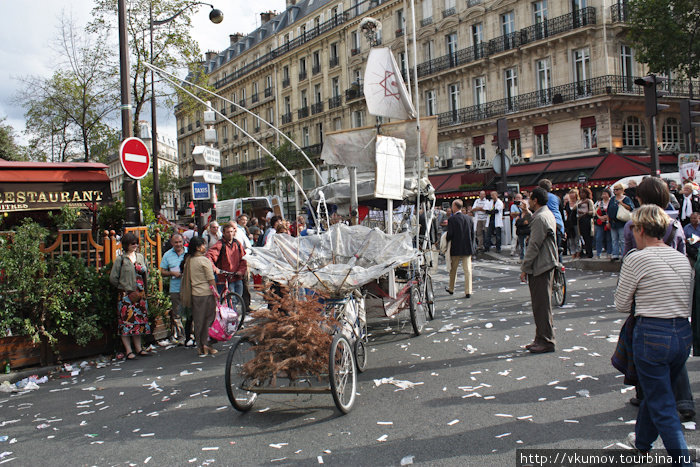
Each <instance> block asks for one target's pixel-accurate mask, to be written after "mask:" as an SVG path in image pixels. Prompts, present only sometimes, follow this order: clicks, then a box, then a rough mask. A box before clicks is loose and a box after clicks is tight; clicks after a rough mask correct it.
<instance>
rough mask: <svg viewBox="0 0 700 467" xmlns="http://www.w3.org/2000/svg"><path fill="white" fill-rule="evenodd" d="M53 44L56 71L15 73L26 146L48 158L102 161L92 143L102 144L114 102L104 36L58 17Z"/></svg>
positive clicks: (111, 65) (113, 114)
mask: <svg viewBox="0 0 700 467" xmlns="http://www.w3.org/2000/svg"><path fill="white" fill-rule="evenodd" d="M59 31H60V34H59V37H58V39H57V41H56V43H55V45H54V48H55V50H56V52H57V54H56V62H55V65H56V70H55V71H54V72H53V74H52V75H51V76H50V77H48V78H45V77H41V76H27V77H23V78H20V79H21V81H22V83H23V87H22V89H21V91H20V92H19V93H18V95H17V96H16V98H15V99H16V101H17V102H18V103H19V104H21V105H22V106H23V107H24V108H25V112H26V113H25V117H26V120H27V123H26V127H27V130H26V132H27V135H28V136H29V142H30V146H32V147H35V148H36V149H37V150H38V151H41V152H43V153H44V154H51V160H54V161H57V162H64V161H69V160H76V159H78V160H79V159H82V160H84V161H85V162H88V161H91V160H98V159H99V160H101V161H105V160H106V156H105V154H104V151H103V152H102V153H101V154H99V156H100V157H99V158H98V157H96V155H95V154H93V149H94V148H99V147H103V146H105V144H108V142H109V141H110V139H111V138H112V136H113V134H114V130H113V129H112V128H111V125H110V123H111V122H112V121H113V119H114V118H115V117H116V111H117V110H118V106H119V99H118V97H119V96H118V86H117V85H116V84H117V83H116V82H115V79H114V73H115V65H114V60H113V58H112V55H113V54H112V53H111V52H110V49H109V47H107V37H106V36H105V35H97V34H87V33H84V32H82V31H80V30H79V29H78V28H76V26H75V23H74V22H73V20H72V19H71V18H68V17H66V16H63V17H61V19H60V25H59Z"/></svg>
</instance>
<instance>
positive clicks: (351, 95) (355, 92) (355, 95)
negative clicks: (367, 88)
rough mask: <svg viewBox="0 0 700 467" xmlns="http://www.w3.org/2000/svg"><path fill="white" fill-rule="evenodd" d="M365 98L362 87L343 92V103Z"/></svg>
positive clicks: (354, 87)
mask: <svg viewBox="0 0 700 467" xmlns="http://www.w3.org/2000/svg"><path fill="white" fill-rule="evenodd" d="M364 96H365V92H364V90H363V89H362V86H353V87H351V88H350V89H346V90H345V101H346V102H347V101H351V100H355V99H360V98H361V97H364Z"/></svg>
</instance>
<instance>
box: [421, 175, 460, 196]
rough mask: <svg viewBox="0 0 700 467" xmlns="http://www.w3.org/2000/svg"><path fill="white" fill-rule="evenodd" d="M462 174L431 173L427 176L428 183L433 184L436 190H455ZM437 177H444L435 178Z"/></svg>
mask: <svg viewBox="0 0 700 467" xmlns="http://www.w3.org/2000/svg"><path fill="white" fill-rule="evenodd" d="M462 174H463V172H460V173H453V174H447V175H431V176H430V177H429V179H430V184H431V185H433V188H435V191H436V192H445V191H455V190H457V189H458V188H459V186H460V185H461V184H462ZM437 177H445V178H443V179H441V180H436V179H437Z"/></svg>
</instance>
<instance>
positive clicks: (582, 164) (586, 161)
mask: <svg viewBox="0 0 700 467" xmlns="http://www.w3.org/2000/svg"><path fill="white" fill-rule="evenodd" d="M603 159H605V156H595V157H581V158H577V159H564V160H560V161H552V163H550V164H549V167H547V172H561V171H564V170H576V169H591V168H595V167H597V166H598V164H600V163H601V162H602V161H603Z"/></svg>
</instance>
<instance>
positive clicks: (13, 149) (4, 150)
mask: <svg viewBox="0 0 700 467" xmlns="http://www.w3.org/2000/svg"><path fill="white" fill-rule="evenodd" d="M5 120H6V119H5V117H3V118H0V159H5V160H6V161H19V160H25V159H26V157H25V154H24V153H23V151H22V149H21V147H20V146H19V145H18V144H17V143H16V142H15V130H14V128H12V126H11V125H8V124H6V123H5Z"/></svg>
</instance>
